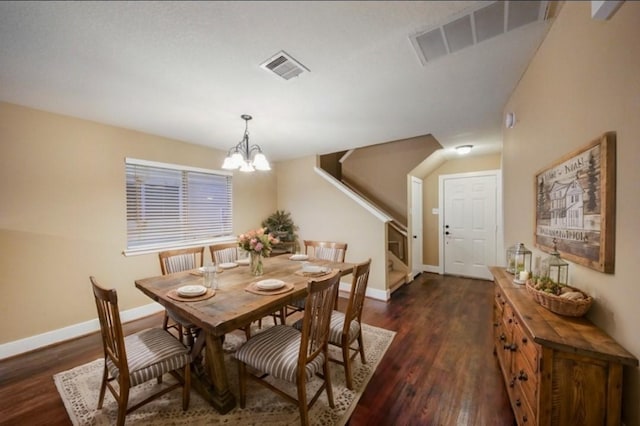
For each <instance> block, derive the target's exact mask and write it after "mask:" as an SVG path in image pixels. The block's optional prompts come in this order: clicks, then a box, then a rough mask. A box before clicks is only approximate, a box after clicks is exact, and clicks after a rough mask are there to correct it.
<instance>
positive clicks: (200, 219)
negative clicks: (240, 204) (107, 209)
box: [125, 158, 232, 254]
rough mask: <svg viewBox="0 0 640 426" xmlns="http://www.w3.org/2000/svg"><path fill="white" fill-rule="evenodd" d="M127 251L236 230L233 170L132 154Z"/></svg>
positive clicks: (191, 241)
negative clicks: (178, 163) (189, 164)
mask: <svg viewBox="0 0 640 426" xmlns="http://www.w3.org/2000/svg"><path fill="white" fill-rule="evenodd" d="M125 164H126V174H127V250H126V251H125V254H135V253H142V252H149V251H158V250H163V249H167V248H178V247H187V246H194V245H199V244H206V243H210V242H212V241H214V240H216V239H219V238H221V237H228V236H231V235H232V221H231V212H232V205H231V201H232V191H231V179H232V177H231V174H230V173H227V172H218V171H214V170H206V169H196V168H190V167H184V166H178V165H174V164H164V163H156V162H151V161H144V160H136V159H132V158H127V159H126V160H125Z"/></svg>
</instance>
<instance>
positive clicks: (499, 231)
mask: <svg viewBox="0 0 640 426" xmlns="http://www.w3.org/2000/svg"><path fill="white" fill-rule="evenodd" d="M483 176H495V178H496V259H495V265H503V264H504V256H503V255H502V254H503V253H504V222H503V217H502V170H499V169H497V170H483V171H479V172H467V173H453V174H449V175H440V176H438V209H439V212H440V214H439V215H438V229H439V232H438V252H439V253H438V263H439V266H438V273H439V274H440V275H444V234H443V233H444V182H445V180H447V179H465V178H475V177H483Z"/></svg>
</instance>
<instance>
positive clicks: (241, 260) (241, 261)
mask: <svg viewBox="0 0 640 426" xmlns="http://www.w3.org/2000/svg"><path fill="white" fill-rule="evenodd" d="M250 262H251V259H249V258H248V257H247V258H245V259H238V260H236V263H237V264H238V265H248V264H249V263H250Z"/></svg>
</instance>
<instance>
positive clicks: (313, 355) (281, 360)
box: [234, 269, 340, 425]
mask: <svg viewBox="0 0 640 426" xmlns="http://www.w3.org/2000/svg"><path fill="white" fill-rule="evenodd" d="M339 281H340V271H339V270H337V269H336V270H334V271H332V273H331V274H330V275H329V276H327V277H326V278H323V279H318V280H310V281H309V283H308V284H307V291H308V295H307V297H306V306H305V311H304V312H305V314H304V317H303V320H302V325H301V329H300V330H297V329H295V328H293V327H291V326H288V325H282V324H281V325H276V326H274V327H271V328H269V329H268V330H265V331H263V332H262V333H259V334H256V335H255V336H254V337H252V338H251V339H249V340H248V341H247V342H246V343H245V344H244V345H242V346H241V347H240V349H238V350H237V351H236V353H235V355H234V357H235V358H236V359H237V360H238V376H239V384H240V389H239V391H240V406H241V407H242V408H244V406H245V403H246V393H247V378H250V379H252V380H254V381H256V382H258V383H260V384H262V385H264V386H265V387H267V388H269V389H271V390H272V391H274V392H275V393H277V394H278V395H280V396H282V397H283V398H284V399H286V400H287V401H290V402H293V403H295V404H297V405H298V409H299V411H300V423H301V424H302V425H308V424H309V408H310V407H311V406H312V405H313V404H314V403H315V402H316V400H317V399H318V397H319V396H320V394H321V393H322V391H323V390H324V391H326V392H327V398H328V400H329V406H330V407H331V408H333V407H334V403H333V391H332V388H331V375H330V372H329V353H328V343H329V323H330V319H331V312H332V310H333V300H334V299H335V297H336V293H337V291H338V283H339ZM247 367H250V368H251V369H254V370H257V371H259V372H260V373H258V374H260V375H254V374H253V373H250V372H249V370H248V369H247ZM320 372H322V375H319V373H320ZM269 375H271V376H273V377H276V378H278V379H282V380H285V381H288V382H290V383H295V384H296V387H297V396H298V398H297V399H296V398H294V397H292V396H290V395H288V394H287V393H285V392H284V391H282V390H281V389H279V388H277V387H276V386H275V385H273V384H271V383H269V382H268V381H266V380H265V378H266V377H267V376H269ZM314 375H317V376H319V377H320V380H322V384H321V386H320V387H319V388H318V390H317V392H316V393H315V394H314V395H313V397H312V398H311V399H309V398H308V397H307V389H306V388H307V382H309V381H310V380H311V379H312V378H313V377H314ZM308 401H309V402H308Z"/></svg>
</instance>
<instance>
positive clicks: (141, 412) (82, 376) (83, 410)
mask: <svg viewBox="0 0 640 426" xmlns="http://www.w3.org/2000/svg"><path fill="white" fill-rule="evenodd" d="M263 329H264V327H263ZM362 329H363V339H364V345H365V355H366V359H367V363H366V364H362V363H361V362H360V357H359V356H358V357H356V358H355V360H354V363H353V384H354V390H353V391H351V390H349V389H347V387H346V382H345V376H344V368H343V367H342V366H341V365H339V364H336V363H333V362H332V363H330V370H331V384H332V387H333V398H334V403H335V408H333V409H332V408H331V407H329V402H328V401H327V396H326V393H325V392H323V393H322V396H321V397H320V398H319V399H318V401H316V403H315V404H314V406H313V407H312V408H311V410H310V412H309V419H310V422H311V424H312V425H340V426H341V425H344V424H346V422H347V421H348V419H349V417H350V416H351V414H352V412H353V410H354V409H355V407H356V405H357V403H358V400H359V399H360V396H361V395H362V393H363V391H364V389H365V388H366V386H367V384H368V383H369V380H370V379H371V377H372V376H373V373H374V372H375V370H376V368H377V367H378V365H379V364H380V361H381V359H382V357H383V356H384V354H385V352H386V351H387V349H388V348H389V345H390V344H391V341H392V340H393V337H394V336H395V334H396V333H395V332H393V331H389V330H385V329H382V328H378V327H373V326H370V325H367V324H363V327H362ZM255 331H256V332H260V330H255ZM243 342H244V338H243V337H242V335H241V334H228V335H227V338H226V340H225V345H224V350H225V361H227V362H226V366H227V376H228V378H229V383H230V387H231V391H232V392H233V394H234V395H236V399H237V395H238V377H237V364H236V361H235V359H233V357H232V354H233V352H234V351H235V350H236V349H237V348H238V347H239V346H240V345H242V343H243ZM330 350H331V351H332V357H334V358H338V359H340V358H341V353H340V351H339V350H338V349H337V348H334V347H331V349H330ZM103 362H104V361H103V360H102V359H97V360H95V361H92V362H90V363H88V364H84V365H81V366H79V367H75V368H73V369H71V370H68V371H63V372H61V373H58V374H56V375H54V376H53V379H54V381H55V384H56V387H57V388H58V392H59V393H60V396H61V398H62V401H63V402H64V406H65V408H66V409H67V413H68V414H69V418H70V419H71V422H72V423H73V424H74V425H111V424H115V420H116V417H117V411H118V407H117V404H116V402H115V399H114V398H113V396H112V395H111V394H110V393H109V391H108V390H107V393H106V395H105V401H104V404H103V407H102V409H101V410H98V409H97V408H96V407H97V405H98V395H99V391H100V380H101V377H102V368H103ZM173 380H174V379H173V377H171V376H169V375H166V376H165V380H164V384H163V385H158V384H157V383H156V381H155V380H152V381H149V382H147V383H146V384H143V385H139V386H137V387H135V388H133V389H132V391H131V394H130V404H131V403H132V402H135V401H136V400H140V399H142V398H140V395H148V394H149V392H150V391H151V392H152V391H153V390H152V388H154V387H157V386H166V385H167V384H170V383H173V382H172V381H173ZM277 384H278V386H280V387H283V388H285V389H287V392H289V393H290V394H291V395H294V396H295V395H296V390H295V385H290V384H289V383H286V382H281V381H278V382H277ZM319 384H320V380H319V379H314V380H313V381H312V382H311V383H309V384H308V387H307V393H308V394H312V392H315V390H316V389H317V387H318V386H319ZM181 401H182V399H181V391H180V390H175V391H172V392H169V393H168V394H166V395H164V396H163V397H161V398H159V399H156V400H155V401H153V402H151V403H149V404H147V405H145V406H143V407H141V408H139V409H138V410H135V411H133V412H132V413H130V414H129V415H127V419H126V423H127V424H128V425H134V424H138V425H143V424H144V425H145V426H146V425H163V426H164V425H205V424H206V425H212V424H213V425H222V424H224V425H295V424H299V423H300V416H299V412H298V408H297V406H296V405H294V404H292V403H289V402H287V401H285V400H284V399H282V398H281V397H279V396H278V395H276V394H275V393H274V392H272V391H270V390H269V389H266V388H264V387H263V386H260V385H259V384H257V383H254V382H252V381H249V382H248V383H247V402H246V407H245V408H244V409H241V408H240V407H239V406H237V407H236V408H234V409H233V410H231V411H230V412H229V413H227V414H219V413H218V412H217V411H215V409H214V408H213V407H211V405H209V404H208V403H207V402H206V401H205V400H204V399H202V398H201V397H200V395H199V394H198V393H197V392H196V391H194V390H192V392H191V403H190V405H189V409H188V410H187V411H186V412H183V411H182V408H181V407H182V402H181Z"/></svg>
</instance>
